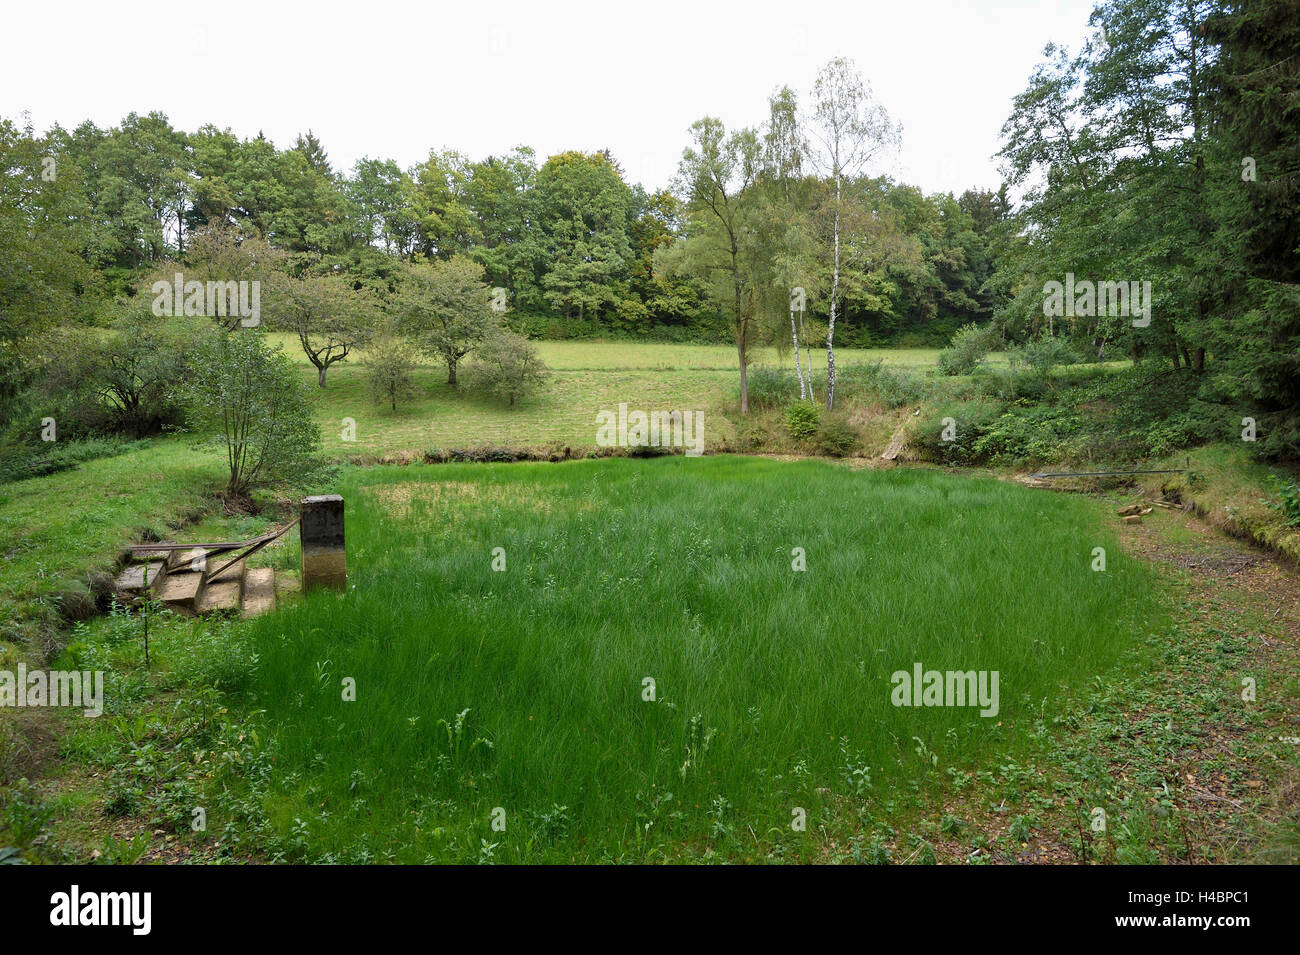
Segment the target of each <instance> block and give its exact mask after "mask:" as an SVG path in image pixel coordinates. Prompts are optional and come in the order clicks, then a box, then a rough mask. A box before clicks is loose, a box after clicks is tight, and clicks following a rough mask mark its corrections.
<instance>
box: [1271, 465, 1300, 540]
mask: <svg viewBox="0 0 1300 955" xmlns="http://www.w3.org/2000/svg"><path fill="white" fill-rule="evenodd" d="M1272 484H1273V490H1274V491H1275V492H1276V493H1277V498H1278V499H1277V500H1276V501H1271V502H1270V506H1271V507H1273V508H1274V509H1275V510H1278V511H1281V513H1282V517H1283V519H1284V520H1285V521H1286V525H1287V527H1300V483H1297V482H1296V481H1294V480H1291V479H1287V478H1281V477H1277V476H1276V475H1274V476H1273V480H1272Z"/></svg>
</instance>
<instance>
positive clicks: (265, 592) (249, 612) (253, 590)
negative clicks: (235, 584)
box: [240, 567, 275, 617]
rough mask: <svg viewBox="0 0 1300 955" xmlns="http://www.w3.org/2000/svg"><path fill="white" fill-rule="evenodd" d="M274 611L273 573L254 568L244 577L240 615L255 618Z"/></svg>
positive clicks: (261, 568)
mask: <svg viewBox="0 0 1300 955" xmlns="http://www.w3.org/2000/svg"><path fill="white" fill-rule="evenodd" d="M274 609H275V571H274V570H273V569H272V568H270V567H256V568H254V569H253V570H250V571H249V572H248V573H247V574H245V575H244V606H243V610H242V611H241V613H240V615H241V616H243V617H256V616H258V615H259V614H263V613H266V612H267V611H270V610H274Z"/></svg>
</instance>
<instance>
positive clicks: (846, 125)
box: [808, 57, 900, 410]
mask: <svg viewBox="0 0 1300 955" xmlns="http://www.w3.org/2000/svg"><path fill="white" fill-rule="evenodd" d="M808 126H809V130H810V134H811V138H812V147H813V148H812V149H811V150H810V151H809V159H810V160H811V161H812V162H813V164H814V166H815V167H817V169H818V171H819V172H820V173H821V174H822V175H823V176H824V177H826V178H828V179H829V180H830V181H831V183H832V185H833V186H834V189H835V199H834V205H833V206H832V214H833V216H834V222H833V226H832V238H833V245H834V263H833V267H832V271H831V292H830V318H829V328H828V331H827V333H826V408H827V410H829V409H831V408H832V407H834V405H835V319H836V317H837V313H838V309H839V304H840V227H841V220H842V219H843V205H844V181H845V180H846V179H850V180H851V179H854V178H856V177H857V176H858V175H860V174H861V173H862V171H863V170H864V169H865V168H866V166H867V163H869V162H870V161H871V160H872V159H874V158H875V157H876V156H878V155H879V154H880V153H881V152H883V151H884V150H885V149H887V148H890V147H896V146H897V143H898V141H899V138H900V130H899V128H898V127H897V126H896V125H895V124H894V123H893V121H892V120H890V118H889V114H888V113H887V112H886V111H885V108H884V107H883V106H881V105H880V104H879V103H877V102H876V101H875V100H874V99H873V97H872V95H871V90H870V88H869V87H868V86H867V85H866V84H865V83H864V82H863V80H862V76H861V74H860V73H859V72H858V71H857V68H856V67H855V66H854V65H853V61H852V60H850V59H847V58H845V57H836V58H835V59H833V60H831V61H830V62H828V63H827V64H826V65H825V66H824V67H822V70H821V72H820V73H819V74H818V75H817V80H816V82H815V83H814V84H813V114H812V121H811V123H809V124H808Z"/></svg>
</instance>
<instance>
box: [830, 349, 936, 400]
mask: <svg viewBox="0 0 1300 955" xmlns="http://www.w3.org/2000/svg"><path fill="white" fill-rule="evenodd" d="M839 378H840V390H841V391H842V392H843V393H844V395H845V396H846V397H847V396H861V397H875V398H878V399H879V400H880V401H883V402H884V403H885V404H886V405H887V406H889V407H890V408H898V407H901V406H902V405H913V404H916V403H917V402H918V401H920V400H921V399H922V398H923V397H925V396H926V395H927V393H928V390H929V389H928V387H927V384H926V381H925V379H924V378H923V377H922V376H921V375H919V374H916V373H914V372H912V371H909V370H908V369H906V368H897V367H893V366H890V365H886V364H885V363H884V362H883V361H879V360H878V361H873V362H866V363H863V364H859V365H848V366H846V367H845V368H843V369H841V371H840V372H839Z"/></svg>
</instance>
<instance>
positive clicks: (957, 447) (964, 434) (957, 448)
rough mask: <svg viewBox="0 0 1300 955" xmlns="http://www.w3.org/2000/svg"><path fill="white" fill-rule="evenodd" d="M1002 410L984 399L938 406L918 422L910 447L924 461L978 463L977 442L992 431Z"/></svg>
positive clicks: (1000, 405)
mask: <svg viewBox="0 0 1300 955" xmlns="http://www.w3.org/2000/svg"><path fill="white" fill-rule="evenodd" d="M1003 408H1004V405H1003V404H1002V403H1001V402H998V401H992V400H990V399H986V398H985V399H975V400H972V401H964V402H952V403H944V404H941V405H939V407H938V409H937V410H935V411H933V412H931V413H930V414H929V415H927V416H926V417H924V418H922V419H921V421H920V422H919V426H918V427H917V430H916V432H915V433H914V435H913V437H912V440H911V445H912V447H913V448H914V449H915V450H916V451H918V452H919V456H920V457H921V458H922V459H923V460H927V461H934V462H936V463H939V464H948V465H957V464H978V463H980V462H981V460H982V452H981V451H980V450H978V447H979V444H978V443H979V440H980V438H982V437H983V436H984V435H985V434H987V433H988V432H989V431H990V430H991V429H992V427H993V425H994V422H995V421H997V419H998V417H999V416H1000V415H1001V414H1002V412H1003ZM949 419H950V420H949ZM949 438H951V440H949Z"/></svg>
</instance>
